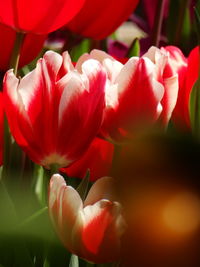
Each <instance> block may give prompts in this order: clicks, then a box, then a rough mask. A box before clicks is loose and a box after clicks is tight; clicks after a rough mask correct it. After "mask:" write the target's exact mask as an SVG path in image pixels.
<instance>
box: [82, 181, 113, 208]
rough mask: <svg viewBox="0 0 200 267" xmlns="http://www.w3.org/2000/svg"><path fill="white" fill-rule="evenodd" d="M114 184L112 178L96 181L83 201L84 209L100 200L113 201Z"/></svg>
mask: <svg viewBox="0 0 200 267" xmlns="http://www.w3.org/2000/svg"><path fill="white" fill-rule="evenodd" d="M114 185H115V182H114V179H113V178H112V177H102V178H100V179H98V180H97V181H96V182H95V183H94V184H93V185H92V187H91V189H90V191H89V193H88V195H87V197H86V199H85V201H84V207H86V206H87V205H93V204H94V203H95V202H97V201H99V200H100V199H109V200H110V201H113V200H115V192H114V191H115V187H114Z"/></svg>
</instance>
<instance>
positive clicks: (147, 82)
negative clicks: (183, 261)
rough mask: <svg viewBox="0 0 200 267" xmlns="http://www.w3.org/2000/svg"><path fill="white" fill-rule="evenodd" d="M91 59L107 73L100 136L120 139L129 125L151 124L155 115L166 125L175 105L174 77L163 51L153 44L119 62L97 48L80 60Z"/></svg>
mask: <svg viewBox="0 0 200 267" xmlns="http://www.w3.org/2000/svg"><path fill="white" fill-rule="evenodd" d="M86 58H94V59H97V60H99V61H100V62H101V64H102V65H103V66H104V67H105V69H106V72H107V77H108V79H107V86H106V109H105V112H104V121H103V125H102V128H101V132H100V133H101V135H102V136H103V137H105V138H106V139H108V140H112V141H122V138H123V137H124V136H126V135H127V131H128V132H129V130H130V128H131V129H133V128H134V127H137V125H138V124H139V125H140V124H141V123H144V122H145V123H153V122H155V121H156V120H158V118H159V117H160V118H159V119H160V120H161V121H162V123H163V124H164V125H166V124H167V123H168V121H169V119H170V116H171V113H172V111H173V108H174V106H175V104H176V99H177V93H178V77H177V74H175V73H174V72H173V69H172V68H171V67H170V64H169V57H168V55H167V53H166V52H164V51H161V50H159V49H157V48H155V47H152V48H151V49H149V51H148V53H147V54H145V55H144V56H143V57H141V58H138V57H133V58H130V59H129V60H128V62H127V63H126V64H125V65H123V64H121V63H120V62H118V61H116V60H115V59H114V58H112V57H111V56H109V55H107V54H106V53H104V52H102V51H98V50H93V51H92V52H91V54H90V55H87V54H86V55H84V56H83V57H82V59H80V62H81V60H85V59H86Z"/></svg>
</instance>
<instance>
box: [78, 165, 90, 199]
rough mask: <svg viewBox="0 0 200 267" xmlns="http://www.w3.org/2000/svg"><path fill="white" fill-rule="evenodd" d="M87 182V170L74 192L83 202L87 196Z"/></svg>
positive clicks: (88, 178)
mask: <svg viewBox="0 0 200 267" xmlns="http://www.w3.org/2000/svg"><path fill="white" fill-rule="evenodd" d="M89 182H90V171H89V170H87V172H86V174H85V177H84V178H83V180H82V181H81V182H80V184H79V186H78V187H77V188H76V191H77V192H78V193H79V195H80V197H81V199H82V200H83V201H84V200H85V198H86V196H87V192H88V187H89Z"/></svg>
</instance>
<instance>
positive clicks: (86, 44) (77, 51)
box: [70, 39, 90, 62]
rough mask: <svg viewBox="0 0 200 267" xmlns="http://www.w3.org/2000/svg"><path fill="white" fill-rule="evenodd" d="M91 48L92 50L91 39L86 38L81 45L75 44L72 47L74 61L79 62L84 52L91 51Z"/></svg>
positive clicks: (71, 54)
mask: <svg viewBox="0 0 200 267" xmlns="http://www.w3.org/2000/svg"><path fill="white" fill-rule="evenodd" d="M89 50H90V39H84V40H83V41H82V42H81V43H80V44H79V45H77V46H74V47H73V48H72V51H71V53H70V56H71V59H72V61H73V62H77V60H78V59H79V57H80V56H81V55H82V54H84V53H87V52H89Z"/></svg>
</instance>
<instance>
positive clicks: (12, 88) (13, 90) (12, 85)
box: [4, 69, 20, 105]
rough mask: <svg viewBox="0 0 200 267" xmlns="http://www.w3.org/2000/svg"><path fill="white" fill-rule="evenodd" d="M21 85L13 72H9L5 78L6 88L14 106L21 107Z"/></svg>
mask: <svg viewBox="0 0 200 267" xmlns="http://www.w3.org/2000/svg"><path fill="white" fill-rule="evenodd" d="M18 84H19V79H17V78H16V76H15V75H14V73H13V70H12V69H11V70H8V71H7V73H6V75H5V77H4V88H5V89H6V93H7V94H8V96H9V98H10V99H11V100H12V102H13V104H15V105H19V104H20V103H19V99H18V94H17V87H18Z"/></svg>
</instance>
